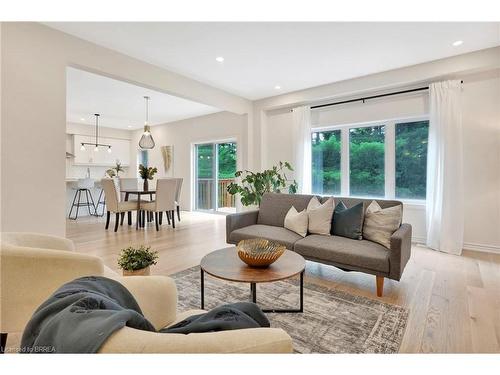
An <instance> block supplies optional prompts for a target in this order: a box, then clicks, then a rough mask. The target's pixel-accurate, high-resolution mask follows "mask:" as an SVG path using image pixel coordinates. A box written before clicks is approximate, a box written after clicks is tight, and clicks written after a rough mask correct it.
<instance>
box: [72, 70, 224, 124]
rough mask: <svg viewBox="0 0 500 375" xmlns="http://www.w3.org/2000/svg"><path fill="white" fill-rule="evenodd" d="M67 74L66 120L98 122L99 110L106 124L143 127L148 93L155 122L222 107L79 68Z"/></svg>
mask: <svg viewBox="0 0 500 375" xmlns="http://www.w3.org/2000/svg"><path fill="white" fill-rule="evenodd" d="M66 78H67V80H66V82H67V84H66V120H67V121H69V122H76V123H85V124H95V117H94V113H99V114H100V115H101V116H100V118H99V124H100V125H102V126H106V127H110V128H120V129H139V128H142V127H143V126H144V120H145V116H146V114H145V111H146V104H145V99H144V96H149V97H150V98H151V100H150V102H149V120H150V121H149V122H150V124H151V125H157V124H162V123H165V122H170V121H177V120H182V119H185V118H190V117H196V116H202V115H206V114H209V113H214V112H219V111H220V109H217V108H214V107H210V106H208V105H205V104H200V103H196V102H192V101H190V100H186V99H182V98H179V97H176V96H172V95H167V94H164V93H161V92H158V91H153V90H149V89H145V88H143V87H140V86H136V85H132V84H129V83H126V82H122V81H118V80H115V79H111V78H108V77H103V76H100V75H97V74H93V73H89V72H85V71H82V70H78V69H73V68H68V69H67V71H66Z"/></svg>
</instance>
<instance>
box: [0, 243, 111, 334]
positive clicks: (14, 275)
mask: <svg viewBox="0 0 500 375" xmlns="http://www.w3.org/2000/svg"><path fill="white" fill-rule="evenodd" d="M0 267H1V270H0V331H1V332H3V333H9V332H19V331H22V330H23V329H24V327H25V326H26V323H27V322H28V320H29V319H30V318H31V315H32V314H33V312H34V311H35V310H36V309H37V308H38V306H40V305H41V304H42V303H43V302H44V301H45V300H46V299H47V298H48V297H49V296H50V295H51V294H52V293H53V292H55V291H56V290H57V289H58V288H59V287H60V286H62V285H63V284H65V283H67V282H69V281H71V280H74V279H76V278H78V277H82V276H100V275H102V274H103V269H104V265H103V262H102V260H101V259H100V258H98V257H96V256H92V255H87V254H79V253H76V252H73V251H65V250H47V249H37V248H33V247H17V246H7V245H5V244H2V247H1V249H0Z"/></svg>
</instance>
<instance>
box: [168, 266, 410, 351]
mask: <svg viewBox="0 0 500 375" xmlns="http://www.w3.org/2000/svg"><path fill="white" fill-rule="evenodd" d="M172 277H173V278H174V279H175V281H176V283H177V288H178V291H179V308H180V310H187V309H199V308H200V268H199V267H193V268H189V269H187V270H185V271H182V272H179V273H176V274H175V275H173V276H172ZM305 278H306V280H305V281H304V312H303V313H279V314H267V316H268V318H269V320H270V321H271V326H272V327H279V328H283V329H284V330H285V331H286V332H288V334H289V335H290V336H291V337H292V338H293V346H294V350H295V351H296V352H298V353H397V352H398V350H399V346H400V344H401V340H402V339H403V334H404V331H405V327H406V323H407V320H408V311H407V310H406V309H405V308H402V307H399V306H395V305H390V304H387V303H384V302H379V301H376V300H373V299H369V298H365V297H360V296H355V295H352V294H349V293H345V292H341V291H338V290H335V289H329V288H326V287H324V286H321V285H317V284H314V283H310V282H307V271H306V277H305ZM249 298H250V286H249V284H243V283H234V282H228V281H223V280H219V279H216V278H214V277H212V276H210V275H207V274H205V309H211V308H214V307H216V306H218V305H221V304H224V303H232V302H238V301H248V300H249ZM257 303H258V304H259V306H260V307H262V308H264V309H266V308H296V307H298V305H299V281H298V277H297V279H289V280H286V281H278V282H275V283H267V284H258V285H257Z"/></svg>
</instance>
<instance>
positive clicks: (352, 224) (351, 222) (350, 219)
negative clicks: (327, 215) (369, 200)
mask: <svg viewBox="0 0 500 375" xmlns="http://www.w3.org/2000/svg"><path fill="white" fill-rule="evenodd" d="M362 231H363V203H359V204H357V205H355V206H353V207H351V208H347V206H346V205H345V204H344V202H339V203H338V204H337V206H336V207H335V211H334V212H333V218H332V229H331V231H330V233H331V234H333V235H336V236H342V237H347V238H352V239H354V240H361V239H362V238H363V236H362Z"/></svg>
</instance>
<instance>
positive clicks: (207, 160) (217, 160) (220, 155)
mask: <svg viewBox="0 0 500 375" xmlns="http://www.w3.org/2000/svg"><path fill="white" fill-rule="evenodd" d="M194 168H195V178H196V181H195V190H196V191H195V207H196V209H197V210H202V211H212V212H216V211H218V212H235V211H236V208H235V207H236V206H235V200H234V196H232V195H230V194H228V193H227V186H228V185H229V184H230V183H231V182H233V181H234V173H235V172H236V143H235V142H220V143H218V142H215V143H204V144H198V145H196V146H195V166H194Z"/></svg>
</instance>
